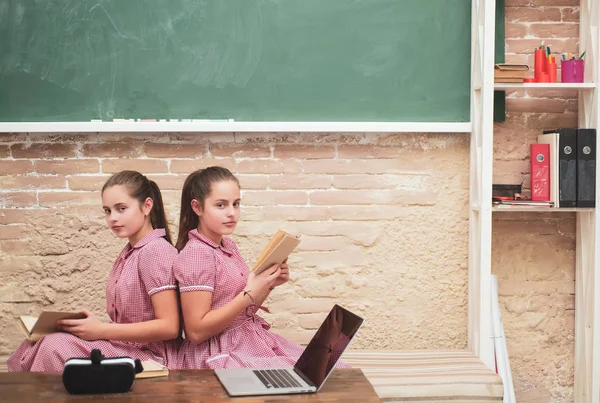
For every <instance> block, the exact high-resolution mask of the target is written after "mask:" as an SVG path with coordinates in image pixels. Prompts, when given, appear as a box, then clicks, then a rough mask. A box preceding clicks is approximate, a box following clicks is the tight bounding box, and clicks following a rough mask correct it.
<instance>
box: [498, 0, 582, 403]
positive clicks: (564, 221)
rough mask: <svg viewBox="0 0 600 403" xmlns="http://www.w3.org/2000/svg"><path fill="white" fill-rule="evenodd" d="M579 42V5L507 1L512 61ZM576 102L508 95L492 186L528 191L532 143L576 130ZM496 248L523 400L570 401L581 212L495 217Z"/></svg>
mask: <svg viewBox="0 0 600 403" xmlns="http://www.w3.org/2000/svg"><path fill="white" fill-rule="evenodd" d="M578 37H579V0H506V61H507V63H527V64H528V65H529V66H531V67H533V49H534V48H535V47H536V46H539V45H540V43H541V41H542V40H544V41H545V43H546V44H547V45H550V48H551V49H552V52H553V53H559V54H560V53H562V52H571V53H574V54H576V53H577V52H578V51H579V49H578ZM557 59H558V58H557ZM559 66H560V64H559ZM532 74H533V73H532ZM558 76H559V77H560V70H559V74H558ZM577 101H578V100H577V93H576V92H564V91H560V92H558V91H529V92H523V91H521V92H512V93H508V94H507V102H506V105H507V106H506V107H507V119H506V123H502V124H497V125H496V126H495V129H494V156H495V160H494V183H521V182H523V184H524V187H525V188H527V190H529V180H530V179H529V144H530V143H534V142H536V137H537V135H538V134H540V133H541V131H542V130H544V129H552V128H556V127H576V126H577ZM493 244H494V246H493V253H492V271H493V272H494V273H495V274H497V275H498V281H499V292H500V304H501V309H502V319H503V323H504V328H505V333H506V339H507V346H508V353H509V358H510V360H511V366H512V372H513V379H514V383H515V389H516V391H517V401H540V402H542V401H543V402H557V403H558V402H572V401H573V371H574V367H573V354H574V342H573V340H574V319H575V317H574V316H575V315H574V305H575V299H574V293H575V282H574V280H575V271H574V267H575V215H574V214H572V213H560V214H556V213H554V214H543V213H536V214H533V213H529V214H512V213H496V214H495V215H494V221H493ZM535 399H539V400H535Z"/></svg>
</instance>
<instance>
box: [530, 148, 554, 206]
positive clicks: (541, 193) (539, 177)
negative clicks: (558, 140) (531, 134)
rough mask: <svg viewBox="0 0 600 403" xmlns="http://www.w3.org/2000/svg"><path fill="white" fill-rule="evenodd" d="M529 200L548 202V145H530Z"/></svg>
mask: <svg viewBox="0 0 600 403" xmlns="http://www.w3.org/2000/svg"><path fill="white" fill-rule="evenodd" d="M531 200H536V201H548V200H550V144H531Z"/></svg>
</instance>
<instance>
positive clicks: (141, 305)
mask: <svg viewBox="0 0 600 403" xmlns="http://www.w3.org/2000/svg"><path fill="white" fill-rule="evenodd" d="M102 205H103V206H102V208H103V210H104V214H105V216H106V223H107V224H108V226H109V228H110V229H111V230H112V231H113V232H114V233H115V234H116V236H117V237H119V238H123V239H127V240H128V242H127V244H126V245H125V247H124V249H123V250H122V251H121V253H120V254H119V256H118V258H117V260H116V262H115V264H114V266H113V268H112V271H111V272H110V274H109V276H108V285H107V289H106V310H107V313H108V316H109V317H110V319H111V322H110V323H103V322H101V321H100V320H99V319H98V318H96V317H95V316H94V315H93V314H92V313H91V312H89V311H87V310H82V311H81V313H82V314H83V315H85V319H73V320H61V321H59V329H60V330H61V332H57V333H52V334H49V335H46V336H44V337H43V338H41V339H40V340H39V341H37V342H35V343H33V342H30V341H28V340H25V341H24V342H23V343H22V344H21V346H20V347H19V348H18V349H17V351H16V352H15V353H13V354H12V355H11V357H10V358H9V360H8V370H9V371H36V372H61V371H62V370H63V366H64V363H65V361H66V360H67V359H69V358H71V357H86V356H87V357H89V355H90V352H91V351H92V349H99V350H100V351H101V353H102V355H104V356H105V357H107V358H108V357H131V358H134V359H140V360H142V361H143V360H148V359H152V360H154V361H158V362H160V363H161V364H164V365H167V366H172V364H173V362H174V361H175V358H176V354H177V350H178V348H179V344H180V342H181V337H180V333H181V331H180V324H179V305H178V296H177V286H176V283H175V278H174V276H173V270H172V265H173V261H174V260H175V258H176V257H177V250H176V249H175V248H174V247H173V245H172V243H171V234H170V232H169V227H168V224H167V220H166V215H165V210H164V206H163V202H162V196H161V193H160V189H159V188H158V186H157V185H156V183H154V182H153V181H151V180H149V179H148V178H146V177H145V176H144V175H142V174H140V173H139V172H135V171H122V172H119V173H117V174H115V175H113V176H111V177H110V178H109V179H108V181H107V182H106V183H105V184H104V186H103V187H102Z"/></svg>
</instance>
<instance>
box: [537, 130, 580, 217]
mask: <svg viewBox="0 0 600 403" xmlns="http://www.w3.org/2000/svg"><path fill="white" fill-rule="evenodd" d="M544 133H558V134H559V140H558V194H559V207H577V129H571V128H567V129H557V130H545V131H544Z"/></svg>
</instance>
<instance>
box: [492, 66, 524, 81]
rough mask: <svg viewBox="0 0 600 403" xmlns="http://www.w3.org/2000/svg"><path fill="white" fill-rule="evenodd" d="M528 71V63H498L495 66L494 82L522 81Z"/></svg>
mask: <svg viewBox="0 0 600 403" xmlns="http://www.w3.org/2000/svg"><path fill="white" fill-rule="evenodd" d="M528 71H529V66H527V65H526V64H504V63H501V64H496V65H495V66H494V82H496V83H522V82H523V81H524V80H525V77H526V76H527V72H528Z"/></svg>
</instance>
